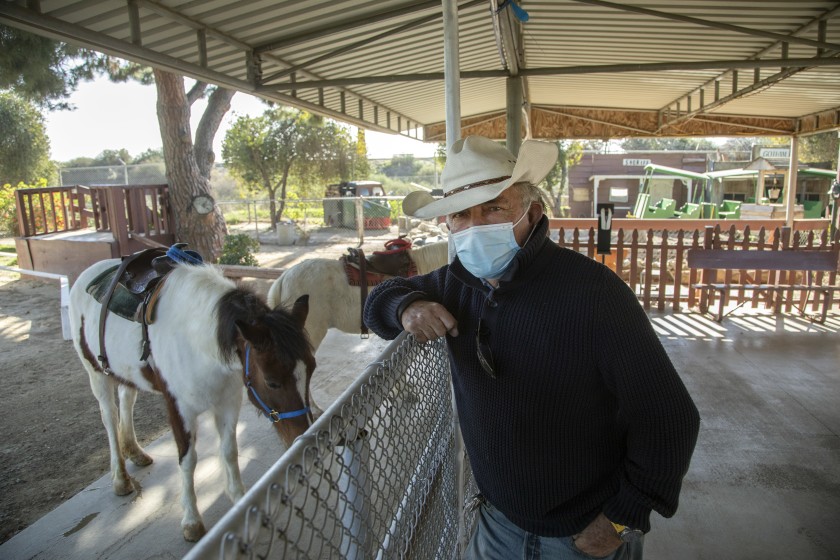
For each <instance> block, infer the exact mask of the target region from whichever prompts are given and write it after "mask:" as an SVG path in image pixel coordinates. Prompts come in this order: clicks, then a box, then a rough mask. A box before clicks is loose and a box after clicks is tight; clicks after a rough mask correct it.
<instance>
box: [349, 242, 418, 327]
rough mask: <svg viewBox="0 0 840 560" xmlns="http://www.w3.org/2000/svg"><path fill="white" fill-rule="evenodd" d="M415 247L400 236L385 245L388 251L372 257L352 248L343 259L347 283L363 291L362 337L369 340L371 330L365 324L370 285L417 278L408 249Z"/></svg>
mask: <svg viewBox="0 0 840 560" xmlns="http://www.w3.org/2000/svg"><path fill="white" fill-rule="evenodd" d="M410 248H411V241H410V240H408V239H405V238H403V237H400V238H398V239H392V240H390V241H387V242H386V243H385V250H384V251H374V252H373V254H372V255H371V256H369V257H367V256H365V253H364V251H362V250H361V249H358V248H355V247H348V248H347V251H348V253H347V254H346V255H343V256H342V257H341V261H342V263H343V264H344V273H345V274H346V275H347V283H348V284H350V285H351V286H359V289H360V296H361V297H360V300H361V309H360V331H361V333H362V338H367V337H368V328H367V325H365V317H364V315H365V301H366V300H367V294H368V286H374V285H376V284H380V283H381V282H384V281H385V280H387V279H388V278H392V277H394V276H402V277H406V276H414V275H415V274H417V269H416V267H415V265H414V262H413V261H412V260H411V257H410V256H409V254H408V250H409V249H410Z"/></svg>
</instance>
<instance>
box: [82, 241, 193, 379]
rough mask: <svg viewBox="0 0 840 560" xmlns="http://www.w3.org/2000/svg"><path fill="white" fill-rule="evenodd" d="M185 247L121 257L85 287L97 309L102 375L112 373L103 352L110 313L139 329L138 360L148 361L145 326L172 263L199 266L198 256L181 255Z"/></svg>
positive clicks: (152, 314)
mask: <svg viewBox="0 0 840 560" xmlns="http://www.w3.org/2000/svg"><path fill="white" fill-rule="evenodd" d="M186 245H187V244H186V243H176V244H175V245H173V246H172V247H170V248H169V249H165V248H153V249H144V250H143V251H139V252H137V253H133V254H131V255H128V256H126V257H123V259H122V262H120V264H119V265H117V266H115V267H112V268H109V269H108V270H106V271H104V272H103V273H102V274H100V275H99V276H97V277H96V278H94V279H93V280H92V281H91V283H90V284H88V286H87V288H86V291H87V292H88V293H89V294H90V295H91V296H93V298H94V299H96V301H98V302H99V303H100V304H101V305H102V308H101V311H100V314H99V350H100V355H99V356H98V358H99V361H100V363H101V365H102V369H103V371H104V372H105V373H106V374H111V373H113V372H112V371H111V369H110V364H109V363H108V356H107V354H106V352H105V320H106V318H107V315H108V312H109V311H112V312H114V313H116V314H117V315H119V316H120V317H123V318H125V319H129V320H131V321H135V322H138V323H140V324H142V325H143V346H142V349H141V357H140V359H141V360H146V359H147V358H148V357H149V354H150V352H151V349H150V347H149V336H148V326H149V325H150V324H151V323H153V322H154V309H155V305H156V304H157V299H158V296H159V295H160V289H161V288H162V287H163V281H164V280H165V279H166V276H167V275H168V274H169V272H170V271H171V270H172V268H173V267H174V266H175V264H176V263H179V262H186V263H188V264H199V263H201V262H202V259H201V256H200V255H199V254H198V253H196V252H195V251H185V250H184V247H186Z"/></svg>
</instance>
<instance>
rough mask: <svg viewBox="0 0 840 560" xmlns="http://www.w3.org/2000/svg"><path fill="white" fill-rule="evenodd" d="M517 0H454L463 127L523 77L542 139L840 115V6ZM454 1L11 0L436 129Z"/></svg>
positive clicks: (500, 132)
mask: <svg viewBox="0 0 840 560" xmlns="http://www.w3.org/2000/svg"><path fill="white" fill-rule="evenodd" d="M518 4H519V5H520V6H521V7H522V8H523V9H525V10H527V12H528V13H529V15H530V19H529V20H528V21H527V22H526V23H521V22H520V21H519V20H517V19H516V18H514V16H513V13H512V10H511V9H510V6H509V5H507V4H506V2H505V0H460V1H459V2H458V20H459V21H458V25H459V30H460V68H461V115H462V134H463V135H466V134H484V135H486V136H490V137H494V138H502V137H504V135H505V122H506V107H507V100H506V88H507V83H508V78H509V77H511V76H521V80H516V79H514V80H512V83H514V84H521V87H522V90H523V99H524V109H525V119H524V123H526V127H528V126H530V134H531V135H532V136H533V137H535V138H548V139H556V138H610V137H626V136H715V135H718V136H735V135H749V136H754V135H788V134H810V133H813V132H818V131H824V130H831V129H835V128H838V127H840V58H838V55H840V2H837V1H825V0H616V1H614V2H606V1H602V0H543V1H537V0H533V1H531V0H522V1H521V2H518ZM500 5H501V6H502V9H501V10H499V9H498V7H499V6H500ZM442 12H443V10H442V6H441V0H431V1H406V0H328V1H327V0H295V1H278V0H76V1H72V0H26V1H24V0H20V1H18V2H12V1H9V0H0V22H2V23H4V24H7V25H12V26H16V27H21V28H24V29H28V30H30V31H33V32H36V33H39V34H43V35H48V36H51V37H54V38H57V39H61V40H64V41H67V42H72V43H75V44H79V45H82V46H85V47H88V48H92V49H95V50H98V51H102V52H107V53H109V54H113V55H117V56H120V57H123V58H127V59H130V60H134V61H137V62H141V63H145V64H148V65H151V66H157V67H161V68H164V69H168V70H170V71H173V72H176V73H179V74H183V75H186V76H190V77H193V78H196V79H200V80H205V81H207V82H211V83H215V84H218V85H221V86H224V87H228V88H233V89H236V90H239V91H244V92H248V93H251V94H254V95H257V96H259V97H262V98H265V99H268V100H272V101H276V102H278V103H281V104H286V105H292V106H296V107H299V108H302V109H307V110H309V111H313V112H317V113H320V114H323V115H327V116H330V117H334V118H336V119H338V120H341V121H344V122H349V123H353V124H356V125H359V126H362V127H364V128H368V129H375V130H381V131H390V132H399V133H402V134H407V135H410V136H412V137H420V138H422V139H425V140H435V141H442V140H443V137H444V134H445V122H444V121H445V98H444V71H443V68H444V56H443V45H444V40H443V21H442V18H443V16H442ZM517 87H518V86H517ZM418 128H419V129H421V130H422V134H418V132H417V129H418Z"/></svg>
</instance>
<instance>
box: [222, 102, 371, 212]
mask: <svg viewBox="0 0 840 560" xmlns="http://www.w3.org/2000/svg"><path fill="white" fill-rule="evenodd" d="M354 152H355V147H354V146H353V142H352V141H351V140H350V136H349V133H348V132H347V131H346V129H344V128H343V127H341V126H339V125H338V124H337V123H334V122H332V121H325V120H324V119H323V118H321V117H317V116H315V115H311V114H310V113H307V112H305V111H298V110H297V109H291V108H288V107H278V108H275V109H271V110H268V111H266V112H265V113H263V114H262V115H261V116H259V117H240V118H239V119H237V120H236V122H234V123H233V126H232V127H231V128H230V130H228V133H227V135H226V136H225V139H224V142H223V144H222V158H223V159H224V161H225V164H226V165H227V167H228V169H229V170H230V172H231V173H232V174H234V175H235V176H237V177H239V178H240V179H241V180H242V181H243V182H245V184H246V185H247V186H248V187H249V188H250V189H252V190H254V191H261V190H264V191H266V192H267V193H268V199H269V205H270V210H271V227H272V229H275V228H276V226H277V220H278V219H279V218H280V216H282V214H283V211H284V209H285V205H286V198H287V196H288V194H290V192H289V189H290V186H291V183H292V182H294V183H295V185H296V187H297V193H296V194H298V195H301V196H302V197H304V198H305V197H306V196H307V195H308V194H309V192H311V190H312V189H313V187H314V186H315V185H317V184H321V185H323V184H324V183H326V182H329V181H332V180H335V179H342V178H345V179H346V178H348V175H349V173H351V170H352V155H353V153H354ZM278 195H279V199H280V206H279V210H278V208H277V199H278Z"/></svg>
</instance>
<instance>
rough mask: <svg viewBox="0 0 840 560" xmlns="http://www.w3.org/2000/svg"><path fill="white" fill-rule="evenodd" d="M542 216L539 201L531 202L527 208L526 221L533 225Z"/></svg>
mask: <svg viewBox="0 0 840 560" xmlns="http://www.w3.org/2000/svg"><path fill="white" fill-rule="evenodd" d="M542 216H543V208H542V204H540V203H539V202H532V203H531V207H530V208H528V223H529V225H530V226H531V227H533V226H534V225H535V224H536V223H537V222H539V221H540V218H542Z"/></svg>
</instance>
